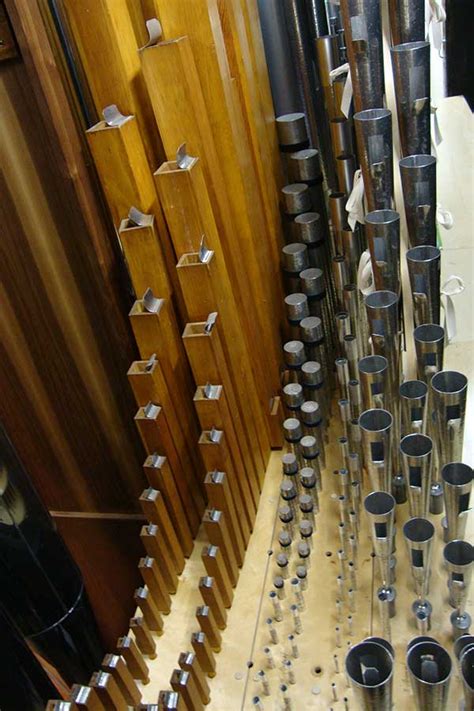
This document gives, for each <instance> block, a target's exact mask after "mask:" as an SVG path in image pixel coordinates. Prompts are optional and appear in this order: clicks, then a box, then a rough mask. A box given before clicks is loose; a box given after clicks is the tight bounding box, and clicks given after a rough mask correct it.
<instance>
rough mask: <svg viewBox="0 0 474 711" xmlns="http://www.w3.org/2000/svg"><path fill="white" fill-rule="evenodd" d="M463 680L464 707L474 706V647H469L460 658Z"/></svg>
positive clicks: (470, 707)
mask: <svg viewBox="0 0 474 711" xmlns="http://www.w3.org/2000/svg"><path fill="white" fill-rule="evenodd" d="M460 670H461V681H462V684H463V692H464V708H465V709H466V711H468V709H473V708H474V647H471V648H470V649H467V650H466V651H465V652H464V654H463V655H462V657H461V660H460Z"/></svg>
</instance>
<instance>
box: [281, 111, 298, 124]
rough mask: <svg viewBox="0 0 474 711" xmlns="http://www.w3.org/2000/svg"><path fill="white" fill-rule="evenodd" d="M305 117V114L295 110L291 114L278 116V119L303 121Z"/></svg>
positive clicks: (283, 121) (285, 121) (282, 121)
mask: <svg viewBox="0 0 474 711" xmlns="http://www.w3.org/2000/svg"><path fill="white" fill-rule="evenodd" d="M304 118H305V115H304V114H302V113H300V112H295V113H291V114H282V115H281V116H277V117H276V121H278V123H287V122H289V121H301V119H303V120H304Z"/></svg>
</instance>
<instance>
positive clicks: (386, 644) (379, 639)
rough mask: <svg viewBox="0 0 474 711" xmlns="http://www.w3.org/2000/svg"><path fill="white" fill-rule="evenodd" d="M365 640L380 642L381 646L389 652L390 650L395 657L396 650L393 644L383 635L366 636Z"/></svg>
mask: <svg viewBox="0 0 474 711" xmlns="http://www.w3.org/2000/svg"><path fill="white" fill-rule="evenodd" d="M363 641H364V642H374V643H375V644H380V646H381V647H383V648H384V649H386V650H387V652H388V653H389V654H391V655H392V657H393V658H394V659H395V650H394V648H393V647H392V645H391V644H390V642H388V641H387V640H386V639H384V638H383V637H366V638H365V639H364V640H363Z"/></svg>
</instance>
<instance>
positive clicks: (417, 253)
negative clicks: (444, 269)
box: [406, 244, 441, 262]
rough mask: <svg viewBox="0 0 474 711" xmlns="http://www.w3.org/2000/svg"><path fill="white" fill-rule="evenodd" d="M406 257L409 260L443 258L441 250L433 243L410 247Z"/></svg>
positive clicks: (427, 260)
mask: <svg viewBox="0 0 474 711" xmlns="http://www.w3.org/2000/svg"><path fill="white" fill-rule="evenodd" d="M406 257H407V260H408V261H409V262H431V261H433V260H434V259H440V258H441V251H440V250H439V249H438V247H433V246H432V245H431V244H425V245H419V246H418V247H412V248H411V249H409V250H408V251H407V254H406Z"/></svg>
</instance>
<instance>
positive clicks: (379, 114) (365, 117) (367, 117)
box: [354, 109, 392, 121]
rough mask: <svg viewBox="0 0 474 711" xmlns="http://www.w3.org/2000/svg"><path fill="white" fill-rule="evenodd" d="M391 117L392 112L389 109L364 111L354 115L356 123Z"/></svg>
mask: <svg viewBox="0 0 474 711" xmlns="http://www.w3.org/2000/svg"><path fill="white" fill-rule="evenodd" d="M391 117H392V112H391V111H390V110H389V109H365V110H364V111H358V112H357V113H356V114H354V119H355V120H356V121H380V120H381V119H385V118H391Z"/></svg>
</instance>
